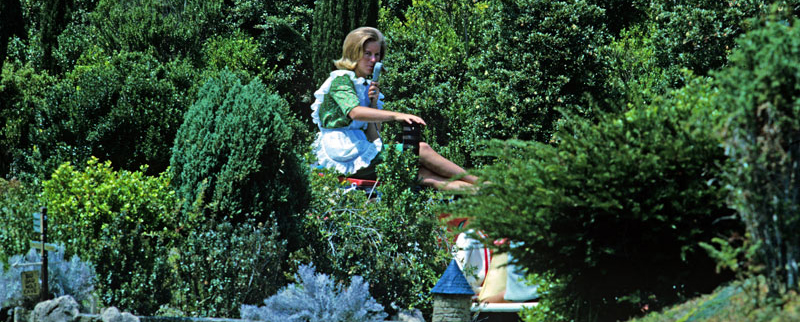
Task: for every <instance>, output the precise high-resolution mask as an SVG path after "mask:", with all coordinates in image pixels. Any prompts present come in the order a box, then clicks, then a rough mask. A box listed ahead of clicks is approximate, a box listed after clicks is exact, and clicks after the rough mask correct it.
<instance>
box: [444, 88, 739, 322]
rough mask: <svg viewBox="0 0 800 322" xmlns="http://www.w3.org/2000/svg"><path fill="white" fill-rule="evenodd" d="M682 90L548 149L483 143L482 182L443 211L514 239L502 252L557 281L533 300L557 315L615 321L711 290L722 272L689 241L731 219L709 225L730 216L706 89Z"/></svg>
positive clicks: (572, 131) (569, 130)
mask: <svg viewBox="0 0 800 322" xmlns="http://www.w3.org/2000/svg"><path fill="white" fill-rule="evenodd" d="M692 86H693V87H690V88H686V89H683V90H681V91H678V92H675V93H672V94H671V95H670V96H668V97H665V98H662V99H659V100H657V101H656V102H655V103H653V104H652V105H650V106H636V107H635V108H633V109H631V110H630V111H628V112H626V113H624V114H622V115H618V116H617V115H603V116H602V117H601V118H600V119H599V122H598V123H593V122H590V121H586V120H582V119H574V120H571V122H569V123H567V125H566V126H565V127H564V128H562V129H561V130H560V131H558V132H557V133H556V135H555V138H556V140H557V141H558V142H559V144H558V145H557V146H555V147H553V146H548V145H544V144H541V143H526V142H520V141H509V142H506V143H503V144H501V143H499V142H497V143H494V144H492V145H491V147H490V149H488V150H487V151H486V153H487V154H488V155H491V156H492V157H496V158H498V162H497V163H496V164H495V165H492V166H489V167H486V168H485V169H484V170H482V171H479V172H478V173H479V174H481V175H483V176H484V177H485V178H486V179H488V180H489V181H490V182H491V184H490V185H488V186H486V187H484V188H483V189H482V190H481V192H480V193H479V194H478V195H476V196H474V197H472V198H465V199H463V200H460V201H459V202H457V203H456V205H455V211H461V212H464V213H469V214H473V215H474V216H475V217H476V222H475V225H476V226H478V227H481V228H482V229H483V230H484V231H485V232H486V233H487V234H488V235H490V236H503V237H508V238H510V239H512V240H517V241H521V242H522V243H523V245H524V246H523V247H517V248H513V249H511V250H510V251H511V253H512V254H514V257H515V258H516V259H518V261H519V263H520V264H522V265H524V266H526V267H528V268H529V269H531V270H532V271H533V272H535V273H539V274H551V275H552V276H555V277H556V278H557V279H559V280H560V282H559V283H556V284H557V285H556V286H555V287H553V288H552V289H551V291H550V293H549V296H548V297H547V298H546V300H545V301H547V302H550V303H551V309H553V311H554V312H555V313H556V314H560V315H562V316H563V317H565V318H567V319H576V320H581V321H584V320H586V321H592V320H600V321H607V320H615V319H622V318H626V317H628V316H629V315H631V314H634V313H635V312H637V311H639V310H640V308H641V307H643V306H644V305H648V307H650V308H651V309H656V308H659V307H661V306H662V305H667V304H671V303H674V302H675V301H677V300H680V299H683V298H685V296H689V295H693V294H696V293H697V292H707V291H710V290H712V289H713V288H714V287H715V286H716V285H718V283H719V282H721V281H722V280H724V278H725V276H715V275H714V266H715V263H714V262H713V261H712V260H711V259H710V258H708V257H707V256H706V254H705V252H704V251H702V250H700V249H699V247H697V243H698V242H699V241H704V240H710V238H711V237H713V236H716V235H717V234H723V235H728V234H730V233H729V231H728V230H729V229H731V228H736V225H735V224H733V221H730V220H729V221H720V220H721V219H722V218H723V217H724V216H727V215H730V214H731V213H732V211H730V210H728V209H727V207H726V206H725V203H724V196H725V193H724V190H723V189H722V187H721V185H720V184H719V183H718V181H716V180H717V179H718V177H719V176H720V173H721V168H720V166H722V165H724V164H725V163H724V159H725V157H724V153H723V152H724V151H723V150H722V149H721V148H720V147H719V143H718V141H716V140H715V139H714V138H713V136H711V135H709V134H710V129H711V127H710V126H708V125H706V124H707V123H709V115H710V114H711V113H712V106H711V105H710V102H709V101H708V100H707V97H708V96H713V95H714V94H713V92H712V90H711V89H710V86H709V85H708V84H707V81H705V82H704V81H702V80H698V81H697V82H695V83H693V84H692ZM523 194H527V197H526V198H519V196H520V195H523ZM726 223H728V224H726Z"/></svg>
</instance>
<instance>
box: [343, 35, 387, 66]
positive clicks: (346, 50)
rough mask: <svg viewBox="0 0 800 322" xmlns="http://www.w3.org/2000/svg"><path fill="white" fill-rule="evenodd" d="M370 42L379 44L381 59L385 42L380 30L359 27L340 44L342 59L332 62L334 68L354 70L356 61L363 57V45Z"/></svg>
mask: <svg viewBox="0 0 800 322" xmlns="http://www.w3.org/2000/svg"><path fill="white" fill-rule="evenodd" d="M370 41H377V42H378V43H380V44H381V59H383V57H384V54H386V40H385V39H384V38H383V34H382V33H381V32H380V30H378V29H375V28H372V27H361V28H357V29H353V31H351V32H350V33H348V34H347V37H345V38H344V44H342V58H340V59H339V60H337V61H334V62H333V64H334V65H336V68H339V69H347V70H354V69H356V64H358V60H360V59H361V57H363V56H364V45H366V44H367V43H368V42H370Z"/></svg>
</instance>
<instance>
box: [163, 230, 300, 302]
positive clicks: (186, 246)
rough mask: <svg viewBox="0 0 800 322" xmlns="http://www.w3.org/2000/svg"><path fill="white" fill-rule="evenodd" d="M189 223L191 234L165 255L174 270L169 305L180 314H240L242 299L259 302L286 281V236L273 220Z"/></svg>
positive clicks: (243, 300)
mask: <svg viewBox="0 0 800 322" xmlns="http://www.w3.org/2000/svg"><path fill="white" fill-rule="evenodd" d="M186 228H187V229H186V230H187V231H188V236H186V237H185V238H183V239H182V241H181V242H180V244H176V245H175V247H172V248H170V253H169V256H168V257H167V261H168V263H169V266H170V268H171V270H172V271H173V272H174V274H175V284H174V285H172V286H171V287H170V289H171V291H172V300H171V302H170V304H169V308H171V309H174V310H177V312H180V314H181V315H189V316H212V317H214V316H228V317H236V316H238V314H239V306H240V305H242V304H256V303H259V302H260V301H262V300H263V299H264V298H266V297H267V296H269V295H271V294H274V293H275V291H277V290H278V289H279V288H280V287H281V286H282V285H284V284H285V276H284V275H283V273H282V272H283V269H284V266H285V265H284V261H285V258H286V257H285V255H286V241H285V240H280V239H279V234H278V232H277V227H276V226H275V225H270V224H268V223H267V224H264V223H256V222H255V220H252V219H251V220H247V221H246V222H244V223H240V224H236V225H233V224H231V223H228V222H218V221H215V220H211V221H208V222H205V223H203V224H200V225H196V226H192V227H186ZM162 311H163V307H162ZM164 313H165V314H166V313H169V312H164ZM173 314H174V313H173Z"/></svg>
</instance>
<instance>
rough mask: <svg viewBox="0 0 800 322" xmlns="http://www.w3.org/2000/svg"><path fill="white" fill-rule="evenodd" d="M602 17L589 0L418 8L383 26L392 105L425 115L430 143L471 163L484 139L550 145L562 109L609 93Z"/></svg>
mask: <svg viewBox="0 0 800 322" xmlns="http://www.w3.org/2000/svg"><path fill="white" fill-rule="evenodd" d="M604 21H605V17H604V11H603V9H602V8H601V7H598V6H597V5H594V4H592V3H590V2H587V1H569V2H567V1H534V0H515V1H480V2H473V1H454V2H445V3H441V2H436V3H433V2H425V1H420V2H416V3H415V5H414V6H412V7H410V8H409V9H408V10H407V11H406V22H405V23H401V22H399V21H397V20H395V21H392V22H390V23H389V26H387V28H386V29H387V31H386V33H387V37H388V39H389V41H390V51H389V54H388V55H387V56H388V57H387V61H388V62H391V64H392V65H391V66H390V67H391V68H392V70H393V71H395V72H393V73H387V80H386V84H388V86H387V88H390V89H391V90H392V92H391V93H387V97H390V98H392V99H390V100H389V101H387V105H386V106H387V108H392V109H395V110H401V111H404V112H405V111H408V112H412V113H418V114H419V115H420V116H422V117H423V118H424V119H426V122H427V123H428V124H429V125H430V126H428V127H427V128H428V129H429V130H427V131H426V132H427V133H426V134H427V135H428V143H432V144H433V146H434V147H436V145H437V144H438V145H441V146H443V147H442V148H437V151H439V150H441V153H443V155H445V156H447V157H448V158H450V159H452V160H454V161H455V162H456V163H459V164H464V165H466V166H471V165H472V164H473V163H476V164H479V163H481V162H482V161H480V160H474V159H473V158H472V156H471V154H472V152H474V151H475V149H476V146H477V145H478V143H479V142H480V141H481V140H485V139H490V138H499V139H508V138H512V137H516V138H519V139H524V140H539V141H548V140H549V139H550V135H551V134H552V132H553V131H554V129H555V128H556V123H557V120H558V118H559V116H560V113H559V112H558V110H559V109H564V110H569V111H573V112H575V113H588V112H589V104H588V103H589V100H588V99H587V94H588V95H589V96H594V97H595V99H597V100H600V99H602V98H603V97H605V95H607V89H606V88H604V86H603V85H604V79H605V78H606V71H605V68H604V67H605V66H604V63H603V62H604V59H603V57H601V56H600V51H599V49H600V48H601V47H602V46H604V45H605V44H607V43H608V42H609V41H610V39H611V38H610V35H609V33H608V32H607V31H606V30H605V27H604ZM601 101H602V100H601Z"/></svg>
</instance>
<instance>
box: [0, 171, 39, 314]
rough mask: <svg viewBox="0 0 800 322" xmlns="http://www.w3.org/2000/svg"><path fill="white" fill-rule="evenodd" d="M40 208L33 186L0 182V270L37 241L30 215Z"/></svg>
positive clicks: (0, 179) (15, 180)
mask: <svg viewBox="0 0 800 322" xmlns="http://www.w3.org/2000/svg"><path fill="white" fill-rule="evenodd" d="M39 207H41V205H40V204H39V200H38V199H37V191H36V187H35V186H34V185H31V184H25V183H22V182H20V181H19V180H17V179H11V180H8V181H6V180H4V179H2V178H0V218H2V220H0V221H2V222H3V225H2V226H1V227H0V249H2V251H0V263H2V264H1V265H0V267H2V266H7V265H8V258H9V257H11V256H12V255H16V254H25V253H26V252H27V250H28V249H30V244H29V243H28V242H29V241H31V240H38V239H39V238H38V236H37V235H38V234H35V233H34V232H33V213H34V212H38V211H39ZM0 304H1V303H0Z"/></svg>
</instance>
